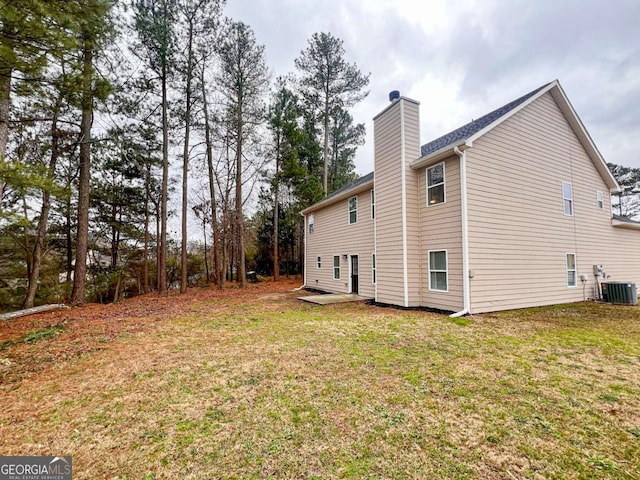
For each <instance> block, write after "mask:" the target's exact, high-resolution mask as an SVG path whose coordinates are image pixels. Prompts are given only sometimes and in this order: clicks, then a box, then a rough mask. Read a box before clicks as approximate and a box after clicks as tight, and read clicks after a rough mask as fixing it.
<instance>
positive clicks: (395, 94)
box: [389, 90, 400, 102]
mask: <svg viewBox="0 0 640 480" xmlns="http://www.w3.org/2000/svg"><path fill="white" fill-rule="evenodd" d="M399 98H400V91H398V90H391V91H390V92H389V101H390V102H393V101H394V100H398V99H399Z"/></svg>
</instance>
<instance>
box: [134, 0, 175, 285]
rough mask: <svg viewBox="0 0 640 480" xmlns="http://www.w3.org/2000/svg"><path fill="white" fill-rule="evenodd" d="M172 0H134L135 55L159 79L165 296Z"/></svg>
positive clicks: (161, 260) (161, 272)
mask: <svg viewBox="0 0 640 480" xmlns="http://www.w3.org/2000/svg"><path fill="white" fill-rule="evenodd" d="M176 8H177V5H176V0H134V15H135V25H136V30H137V32H138V37H139V39H140V43H141V45H140V46H141V48H140V49H136V52H137V54H138V55H139V56H140V58H141V59H142V60H143V61H144V62H145V63H146V65H147V67H148V68H149V69H151V70H152V71H153V72H154V73H155V74H156V75H157V78H158V80H159V81H160V89H161V108H162V190H161V202H160V238H159V246H158V294H159V295H160V296H167V295H168V294H169V291H168V286H167V215H168V212H167V199H168V195H169V193H168V189H169V102H168V87H169V80H170V78H171V74H172V71H173V66H174V55H175V52H174V50H175V32H174V22H175V19H176Z"/></svg>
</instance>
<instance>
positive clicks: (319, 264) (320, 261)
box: [318, 257, 322, 268]
mask: <svg viewBox="0 0 640 480" xmlns="http://www.w3.org/2000/svg"><path fill="white" fill-rule="evenodd" d="M321 267H322V257H318V268H321Z"/></svg>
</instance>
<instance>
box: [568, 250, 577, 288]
mask: <svg viewBox="0 0 640 480" xmlns="http://www.w3.org/2000/svg"><path fill="white" fill-rule="evenodd" d="M576 277H577V275H576V254H575V253H567V287H575V286H576V284H577V278H576Z"/></svg>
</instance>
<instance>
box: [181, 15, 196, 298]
mask: <svg viewBox="0 0 640 480" xmlns="http://www.w3.org/2000/svg"><path fill="white" fill-rule="evenodd" d="M193 28H194V27H193V21H192V20H190V21H189V42H188V45H187V49H188V53H187V78H186V81H187V82H186V83H187V84H186V87H185V89H186V101H187V105H186V109H185V112H184V150H183V152H182V245H181V247H182V250H181V252H180V293H185V292H186V291H187V273H188V272H187V200H188V194H189V190H188V178H189V134H190V131H191V82H192V80H193V78H192V77H193Z"/></svg>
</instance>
